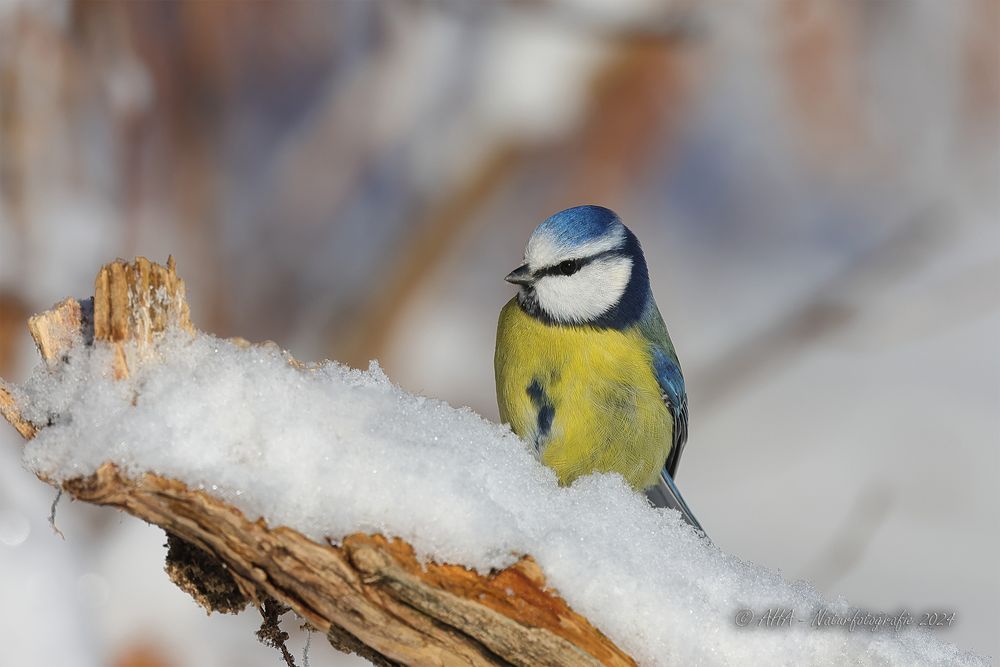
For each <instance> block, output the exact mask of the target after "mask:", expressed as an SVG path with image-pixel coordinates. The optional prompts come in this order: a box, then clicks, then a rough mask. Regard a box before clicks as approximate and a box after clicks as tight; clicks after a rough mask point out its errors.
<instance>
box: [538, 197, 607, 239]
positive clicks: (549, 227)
mask: <svg viewBox="0 0 1000 667" xmlns="http://www.w3.org/2000/svg"><path fill="white" fill-rule="evenodd" d="M620 226H622V221H621V220H620V219H619V218H618V214H616V213H615V212H614V211H612V210H611V209H609V208H604V207H603V206H574V207H573V208H568V209H566V210H565V211H559V212H558V213H556V214H555V215H553V216H551V217H550V218H548V219H547V220H545V222H543V223H542V224H540V225H538V228H537V229H535V232H534V233H535V234H539V235H546V236H551V237H552V238H553V240H555V241H556V243H558V244H559V245H563V246H576V245H580V244H582V243H586V242H587V241H592V240H594V239H597V238H600V237H602V236H604V235H605V234H607V233H608V232H609V231H610V230H612V229H615V228H616V227H620Z"/></svg>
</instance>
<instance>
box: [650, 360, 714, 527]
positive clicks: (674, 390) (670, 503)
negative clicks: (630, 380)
mask: <svg viewBox="0 0 1000 667" xmlns="http://www.w3.org/2000/svg"><path fill="white" fill-rule="evenodd" d="M652 349H653V370H654V371H655V373H656V382H657V384H659V385H660V389H661V390H662V391H663V402H664V403H666V404H667V409H668V410H670V414H671V415H672V416H673V418H674V436H673V445H672V446H671V448H670V453H669V454H668V455H667V461H666V463H665V464H664V465H663V470H662V471H661V472H660V481H659V483H658V484H657V485H656V486H653V487H650V488H649V489H646V496H647V497H648V498H649V500H650V502H652V503H653V506H654V507H670V508H672V509H675V510H677V511H678V512H680V513H681V516H682V517H683V518H684V520H685V521H687V522H688V523H689V524H691V525H692V526H694V528H695V529H696V530H699V531H701V533H702V534H704V533H705V529H704V528H702V527H701V524H700V523H699V522H698V519H697V518H695V516H694V513H693V512H692V511H691V508H689V507H688V505H687V503H686V502H684V497H683V496H682V495H681V492H680V490H679V489H678V488H677V485H676V484H674V475H675V474H676V473H677V464H678V463H680V460H681V452H683V451H684V445H685V444H686V443H687V433H688V407H687V392H686V391H684V376H683V375H682V374H681V367H680V364H678V363H677V358H676V357H675V356H674V355H672V354H668V353H667V352H666V351H665V350H664V349H663V348H662V347H660V346H659V345H657V344H653V347H652Z"/></svg>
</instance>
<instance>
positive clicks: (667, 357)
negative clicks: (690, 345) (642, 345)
mask: <svg viewBox="0 0 1000 667" xmlns="http://www.w3.org/2000/svg"><path fill="white" fill-rule="evenodd" d="M653 371H654V372H655V373H656V382H657V384H659V385H660V390H661V391H662V392H663V402H664V403H666V404H667V409H668V410H670V414H671V416H672V417H673V418H674V438H673V440H674V441H673V444H672V446H671V447H670V454H669V455H667V462H666V464H665V465H664V470H666V471H667V474H668V475H670V477H671V479H674V478H676V475H677V465H678V464H679V463H680V460H681V453H682V452H683V451H684V445H685V444H687V435H688V403H687V392H686V391H685V390H684V376H683V375H682V374H681V367H680V364H678V363H677V359H676V358H675V357H674V356H673V355H672V354H668V353H667V352H666V351H664V350H663V348H661V347H660V346H659V345H655V344H654V345H653Z"/></svg>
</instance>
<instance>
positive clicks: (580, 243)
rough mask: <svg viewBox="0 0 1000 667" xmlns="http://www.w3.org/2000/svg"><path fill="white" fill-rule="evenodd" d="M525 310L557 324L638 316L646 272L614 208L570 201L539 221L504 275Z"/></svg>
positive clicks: (613, 323)
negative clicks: (521, 256)
mask: <svg viewBox="0 0 1000 667" xmlns="http://www.w3.org/2000/svg"><path fill="white" fill-rule="evenodd" d="M505 280H507V282H510V283H513V284H515V285H517V286H518V287H519V288H520V290H519V293H518V302H519V303H520V304H521V307H522V308H524V310H525V311H527V312H528V313H529V314H531V315H534V316H535V317H539V318H540V319H543V320H546V321H549V322H554V323H558V324H589V325H593V326H607V327H616V328H617V327H622V326H626V325H628V324H630V323H632V322H634V321H635V320H637V319H639V318H640V317H641V316H642V313H643V310H644V309H645V307H646V303H647V301H648V299H649V274H648V272H647V269H646V260H645V258H644V257H643V254H642V248H640V247H639V241H638V239H636V237H635V235H634V234H633V233H632V232H631V231H629V229H628V228H627V227H626V226H625V225H623V224H622V221H621V220H620V219H619V218H618V216H617V215H616V214H615V212H614V211H611V210H609V209H606V208H603V207H601V206H576V207H574V208H568V209H566V210H565V211H560V212H559V213H556V214H555V215H553V216H552V217H551V218H549V219H548V220H546V221H545V222H543V223H542V224H540V225H539V226H538V227H537V228H536V229H535V231H534V233H533V234H532V235H531V238H530V239H528V245H527V247H526V248H525V250H524V264H523V265H521V266H519V267H518V268H516V269H514V270H513V271H511V272H510V273H509V274H508V275H507V277H506V278H505Z"/></svg>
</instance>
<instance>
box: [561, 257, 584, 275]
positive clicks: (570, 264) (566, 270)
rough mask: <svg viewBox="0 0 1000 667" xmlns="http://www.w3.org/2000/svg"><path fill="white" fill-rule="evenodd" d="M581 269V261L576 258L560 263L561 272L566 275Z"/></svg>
mask: <svg viewBox="0 0 1000 667" xmlns="http://www.w3.org/2000/svg"><path fill="white" fill-rule="evenodd" d="M579 270H580V262H578V261H577V260H575V259H567V260H566V261H565V262H560V263H559V273H561V274H563V275H564V276H571V275H573V274H574V273H576V272H577V271H579Z"/></svg>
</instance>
